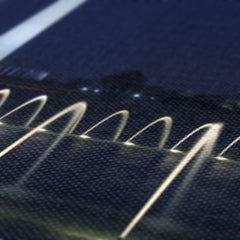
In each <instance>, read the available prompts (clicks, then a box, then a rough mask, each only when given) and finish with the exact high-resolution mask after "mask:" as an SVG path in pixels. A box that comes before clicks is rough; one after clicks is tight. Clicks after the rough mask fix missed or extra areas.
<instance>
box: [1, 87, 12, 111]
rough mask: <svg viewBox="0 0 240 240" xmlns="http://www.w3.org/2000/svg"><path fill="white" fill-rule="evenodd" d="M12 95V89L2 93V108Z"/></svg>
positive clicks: (4, 90)
mask: <svg viewBox="0 0 240 240" xmlns="http://www.w3.org/2000/svg"><path fill="white" fill-rule="evenodd" d="M10 93H11V91H10V89H3V90H1V91H0V95H2V97H1V100H0V107H1V106H2V105H3V104H4V103H5V102H6V100H7V99H8V97H9V95H10Z"/></svg>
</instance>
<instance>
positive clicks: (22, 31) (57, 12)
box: [0, 0, 86, 60]
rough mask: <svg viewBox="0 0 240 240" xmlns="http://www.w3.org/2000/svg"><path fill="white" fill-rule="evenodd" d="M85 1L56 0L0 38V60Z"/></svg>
mask: <svg viewBox="0 0 240 240" xmlns="http://www.w3.org/2000/svg"><path fill="white" fill-rule="evenodd" d="M85 2H86V0H58V1H56V2H54V3H52V4H51V5H49V6H47V7H46V8H44V9H43V10H41V11H40V12H38V13H36V14H34V15H33V16H32V17H30V18H28V19H27V20H25V21H24V22H22V23H20V24H19V25H17V26H15V27H14V28H13V29H11V30H9V31H8V32H6V33H4V34H2V35H1V36H0V46H1V47H0V60H3V59H4V58H6V57H7V56H8V55H10V54H12V53H13V52H15V51H16V50H17V49H19V48H20V47H22V46H23V45H25V44H26V43H27V42H29V41H30V40H32V39H33V38H35V37H36V36H38V35H39V34H41V33H42V32H44V31H45V30H47V29H48V28H49V27H51V26H52V25H54V24H55V23H57V22H58V21H59V20H61V19H62V18H63V17H65V16H67V15H68V14H70V13H71V12H72V11H73V10H75V9H77V8H78V7H79V6H80V5H82V4H83V3H85Z"/></svg>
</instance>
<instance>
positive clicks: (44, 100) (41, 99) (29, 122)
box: [0, 95, 48, 127]
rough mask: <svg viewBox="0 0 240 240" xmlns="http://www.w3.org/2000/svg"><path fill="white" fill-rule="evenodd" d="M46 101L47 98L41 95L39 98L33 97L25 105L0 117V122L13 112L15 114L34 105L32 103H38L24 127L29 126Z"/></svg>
mask: <svg viewBox="0 0 240 240" xmlns="http://www.w3.org/2000/svg"><path fill="white" fill-rule="evenodd" d="M47 100H48V97H47V96H46V95H42V96H39V97H35V98H33V99H31V100H29V101H27V102H25V103H23V104H22V105H20V106H18V107H16V108H14V109H13V110H11V111H10V112H8V113H6V114H5V115H3V116H2V117H0V120H3V119H4V118H6V117H8V116H9V115H11V114H13V113H14V112H17V111H18V110H20V109H22V108H24V107H26V106H28V105H30V104H32V103H34V102H39V105H38V107H37V108H36V110H35V112H34V113H33V114H32V116H31V117H30V118H29V120H28V121H27V122H26V124H25V127H27V126H29V125H30V124H31V123H32V122H33V121H34V119H35V118H36V117H37V115H38V114H39V113H40V111H41V110H42V109H43V107H44V106H45V104H46V102H47Z"/></svg>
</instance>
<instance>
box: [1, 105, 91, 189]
mask: <svg viewBox="0 0 240 240" xmlns="http://www.w3.org/2000/svg"><path fill="white" fill-rule="evenodd" d="M86 109H87V104H86V103H85V102H78V103H75V104H73V105H71V106H70V107H68V108H65V109H64V110H62V111H61V112H59V113H57V114H55V115H54V116H52V117H51V118H49V119H47V120H46V121H45V122H43V123H41V124H40V125H38V126H37V127H35V128H34V129H33V130H31V131H30V132H28V133H27V134H25V135H24V136H23V137H21V138H19V139H18V140H17V141H15V142H14V143H12V144H11V145H9V146H8V147H7V148H5V149H4V150H2V151H1V152H0V158H1V157H3V156H4V155H6V154H7V153H8V152H10V151H12V150H13V149H14V148H16V147H17V146H19V145H20V144H22V143H23V142H25V141H26V140H27V139H29V138H30V137H31V136H33V135H34V134H35V133H37V132H38V131H39V129H42V128H44V127H46V126H47V125H49V124H50V123H52V122H54V121H56V120H57V119H59V118H61V117H62V116H64V115H66V114H68V113H72V114H73V115H72V117H71V119H70V120H69V122H68V124H67V125H66V127H64V129H63V131H62V132H61V133H60V135H59V136H58V137H57V139H56V140H55V141H54V142H53V143H52V144H51V146H50V147H49V148H48V149H47V150H46V151H45V152H44V153H43V155H42V156H41V157H40V158H39V159H38V160H37V162H36V163H35V164H34V165H33V166H32V167H31V168H30V170H28V171H27V173H26V174H24V176H23V177H22V178H21V179H20V180H19V181H18V182H17V184H16V186H18V187H19V186H21V185H22V184H23V183H24V182H25V181H26V180H27V179H28V178H29V177H30V176H31V175H32V174H33V173H34V172H35V171H36V169H37V168H38V166H39V165H40V164H41V163H42V162H43V161H44V160H45V158H46V157H47V156H48V154H49V153H51V151H52V150H53V149H54V148H55V147H56V145H57V144H58V143H59V142H60V141H61V139H62V138H63V137H64V136H65V135H66V134H69V133H70V132H72V131H73V126H74V127H76V125H77V124H78V123H79V121H80V120H81V118H82V117H83V115H84V114H85V111H86Z"/></svg>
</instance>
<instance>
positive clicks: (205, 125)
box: [170, 123, 213, 152]
mask: <svg viewBox="0 0 240 240" xmlns="http://www.w3.org/2000/svg"><path fill="white" fill-rule="evenodd" d="M212 126H213V123H207V124H204V125H202V126H200V127H199V128H197V129H195V130H193V131H192V132H190V133H189V134H188V135H187V136H185V137H184V138H183V139H181V140H180V141H179V142H178V143H176V144H175V145H174V146H173V147H172V148H171V149H170V151H171V152H174V151H178V150H177V149H176V148H177V147H179V146H180V145H181V144H182V143H183V142H185V141H186V140H187V139H188V138H190V137H191V136H192V135H194V134H195V133H197V132H199V131H201V130H202V129H205V128H210V127H212Z"/></svg>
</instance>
